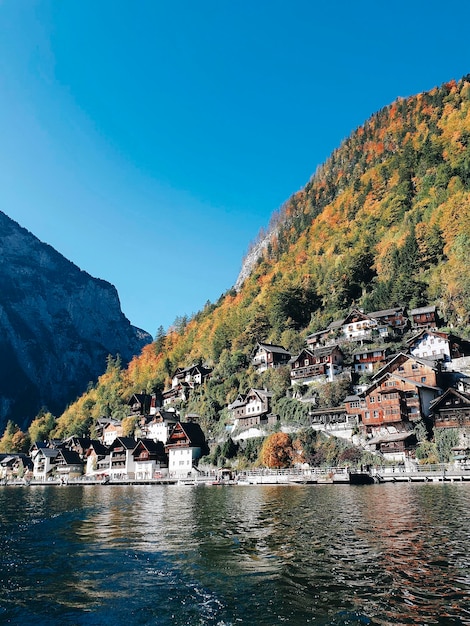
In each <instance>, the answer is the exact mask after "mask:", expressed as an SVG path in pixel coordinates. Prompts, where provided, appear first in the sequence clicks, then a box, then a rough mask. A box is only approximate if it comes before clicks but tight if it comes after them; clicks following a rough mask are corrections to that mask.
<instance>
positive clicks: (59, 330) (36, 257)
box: [0, 212, 151, 428]
mask: <svg viewBox="0 0 470 626" xmlns="http://www.w3.org/2000/svg"><path fill="white" fill-rule="evenodd" d="M0 258H1V263H0V428H2V427H4V426H5V423H6V421H7V420H8V419H12V420H14V421H15V422H16V423H18V425H20V426H27V425H28V424H29V423H30V422H31V420H32V418H33V417H34V416H35V415H36V413H37V412H38V410H39V409H40V408H41V407H42V406H47V407H48V408H49V409H50V410H51V411H53V412H60V411H63V410H64V408H65V406H66V404H67V403H69V402H71V401H72V400H74V399H75V398H76V397H77V395H79V394H80V393H83V391H84V389H85V388H86V386H87V384H88V382H89V381H94V380H96V379H97V377H98V376H99V375H100V374H101V373H102V372H103V371H104V370H105V368H106V357H107V356H108V355H109V354H113V355H115V354H117V353H119V354H120V355H121V356H122V359H123V360H124V361H125V362H128V361H129V360H130V359H131V358H132V356H133V355H134V354H137V353H138V352H140V350H141V349H142V347H143V346H144V345H145V344H146V343H148V342H149V341H150V340H151V338H150V336H149V335H148V334H147V333H145V332H144V331H141V330H139V329H137V328H134V327H133V326H131V325H130V323H129V321H128V320H127V319H126V318H125V316H124V315H123V313H122V312H121V309H120V304H119V298H118V295H117V292H116V289H115V288H114V287H113V286H112V285H110V284H109V283H107V282H105V281H103V280H98V279H95V278H92V277H91V276H89V275H88V274H86V273H85V272H83V271H81V270H80V269H79V268H78V267H76V266H75V265H73V264H72V263H71V262H70V261H67V260H66V259H65V258H64V257H63V256H61V255H60V254H59V253H58V252H56V251H55V250H54V249H53V248H51V247H50V246H48V245H46V244H44V243H42V242H41V241H39V240H38V239H37V238H36V237H34V236H33V235H32V234H31V233H29V232H28V231H27V230H25V229H24V228H22V227H21V226H19V225H18V224H17V223H16V222H14V221H13V220H11V219H10V218H9V217H7V216H6V215H5V214H4V213H2V212H0Z"/></svg>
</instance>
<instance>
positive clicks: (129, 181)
mask: <svg viewBox="0 0 470 626" xmlns="http://www.w3.org/2000/svg"><path fill="white" fill-rule="evenodd" d="M469 23H470V3H469V2H468V1H467V0H460V1H453V0H447V1H446V2H444V3H443V2H441V1H439V2H438V1H436V0H426V1H424V0H406V1H404V0H396V1H395V2H381V1H380V0H366V1H361V0H356V1H355V2H351V0H337V1H333V0H332V1H331V2H317V1H316V0H288V1H287V0H282V1H281V0H165V1H163V0H161V1H160V0H138V1H137V0H49V1H46V0H37V1H34V0H0V209H1V210H2V211H4V212H5V213H6V214H7V215H9V216H10V217H12V218H13V219H14V220H16V221H17V222H19V223H20V224H21V225H22V226H24V227H25V228H27V229H28V230H30V231H31V232H32V233H34V234H35V235H36V236H37V237H39V238H40V239H41V240H43V241H45V242H47V243H49V244H51V245H52V246H53V247H54V248H56V249H57V250H58V251H59V252H61V253H62V254H63V255H64V256H66V257H67V258H68V259H70V260H71V261H73V262H74V263H76V264H77V265H78V266H79V267H81V268H82V269H84V270H86V271H87V272H89V273H90V274H92V275H93V276H96V277H99V278H103V279H106V280H108V281H110V282H111V283H113V284H114V285H115V286H116V287H117V289H118V292H119V295H120V299H121V305H122V309H123V311H124V313H125V314H126V315H127V317H128V318H129V319H130V320H131V322H132V323H133V324H135V325H137V326H140V327H142V328H144V329H145V330H147V331H149V332H150V333H152V334H155V331H156V329H157V328H158V326H159V325H160V324H161V325H163V326H164V327H165V328H167V327H168V326H169V325H170V324H171V323H172V322H173V320H174V319H175V317H176V316H178V315H183V314H191V313H194V312H196V311H198V310H199V309H201V308H202V307H203V306H204V303H205V302H206V301H207V300H211V301H215V300H217V298H218V297H219V296H220V295H221V293H223V292H225V291H226V290H227V289H229V288H230V287H231V286H232V285H233V284H234V282H235V280H236V277H237V274H238V271H239V269H240V266H241V261H242V257H243V255H244V253H245V252H246V251H247V249H248V246H249V243H250V241H251V240H252V239H254V238H255V236H256V234H257V233H258V231H259V229H260V227H262V226H266V225H267V224H268V222H269V218H270V215H271V213H272V212H273V211H274V210H276V209H278V208H279V207H280V206H281V204H282V203H283V202H284V201H285V200H286V199H287V198H288V197H289V196H290V195H291V194H292V193H293V192H295V191H297V190H298V189H300V188H301V187H302V186H303V185H304V184H305V183H306V182H307V181H308V179H309V178H310V176H311V175H312V174H313V172H314V171H315V169H316V167H317V166H318V165H319V164H320V163H322V162H323V161H324V160H325V159H326V158H327V157H328V155H329V154H330V153H331V151H332V150H333V149H334V148H335V147H337V146H338V145H339V144H340V142H341V140H342V139H344V138H346V137H347V136H348V135H349V133H350V132H351V131H352V130H354V129H355V128H356V127H357V126H359V125H361V124H362V123H363V122H364V121H365V120H366V119H367V118H368V117H369V116H370V115H371V114H372V113H374V112H375V111H377V110H378V109H380V108H381V107H383V106H385V105H387V104H389V103H390V102H392V101H393V100H395V99H396V98H397V97H398V96H408V95H411V94H415V93H418V92H420V91H424V90H428V89H431V88H432V87H434V86H436V85H439V84H441V83H443V82H446V81H448V80H450V79H452V78H455V79H459V78H461V77H462V76H463V75H465V74H467V73H470V46H469V41H468V32H467V31H468V24H469Z"/></svg>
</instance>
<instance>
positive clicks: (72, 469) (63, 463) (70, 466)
mask: <svg viewBox="0 0 470 626" xmlns="http://www.w3.org/2000/svg"><path fill="white" fill-rule="evenodd" d="M55 473H56V475H57V476H58V477H59V478H61V479H62V480H69V479H70V478H78V477H79V476H81V475H82V474H83V461H82V459H81V458H80V455H79V454H78V452H75V451H74V450H68V449H67V448H59V450H58V454H57V456H56V458H55Z"/></svg>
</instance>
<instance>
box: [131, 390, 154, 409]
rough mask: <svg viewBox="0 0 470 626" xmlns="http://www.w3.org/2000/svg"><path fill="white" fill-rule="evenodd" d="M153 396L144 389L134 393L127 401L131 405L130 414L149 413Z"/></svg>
mask: <svg viewBox="0 0 470 626" xmlns="http://www.w3.org/2000/svg"><path fill="white" fill-rule="evenodd" d="M151 402H152V396H151V395H150V394H148V393H145V392H143V391H142V393H134V394H133V395H132V397H131V398H130V399H129V402H128V403H127V404H128V406H129V407H130V415H149V413H150V405H151Z"/></svg>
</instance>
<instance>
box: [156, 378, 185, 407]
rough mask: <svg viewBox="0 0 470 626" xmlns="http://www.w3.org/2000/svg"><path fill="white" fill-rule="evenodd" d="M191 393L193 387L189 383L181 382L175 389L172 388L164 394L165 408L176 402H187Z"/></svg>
mask: <svg viewBox="0 0 470 626" xmlns="http://www.w3.org/2000/svg"><path fill="white" fill-rule="evenodd" d="M190 392H191V387H190V386H189V383H186V382H184V381H183V382H180V383H178V384H177V385H176V386H175V387H170V389H167V390H166V391H164V392H163V394H162V397H163V406H164V407H168V406H170V405H171V404H173V403H174V402H177V401H181V402H186V401H187V400H188V399H189V394H190Z"/></svg>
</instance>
